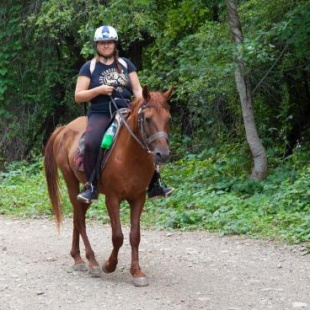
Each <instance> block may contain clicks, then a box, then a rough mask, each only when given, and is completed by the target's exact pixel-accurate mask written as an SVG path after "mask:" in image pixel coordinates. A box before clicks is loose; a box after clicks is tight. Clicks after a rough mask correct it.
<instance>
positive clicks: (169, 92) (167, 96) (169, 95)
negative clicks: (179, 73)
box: [164, 86, 173, 100]
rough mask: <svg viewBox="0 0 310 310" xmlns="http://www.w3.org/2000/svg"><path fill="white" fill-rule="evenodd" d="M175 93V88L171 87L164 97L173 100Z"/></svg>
mask: <svg viewBox="0 0 310 310" xmlns="http://www.w3.org/2000/svg"><path fill="white" fill-rule="evenodd" d="M172 92H173V86H170V88H169V89H168V90H167V91H166V92H165V93H164V97H166V98H167V100H169V99H170V98H171V95H172Z"/></svg>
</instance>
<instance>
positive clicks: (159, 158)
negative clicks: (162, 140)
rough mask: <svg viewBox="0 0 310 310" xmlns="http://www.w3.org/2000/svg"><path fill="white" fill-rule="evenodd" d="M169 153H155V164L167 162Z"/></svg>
mask: <svg viewBox="0 0 310 310" xmlns="http://www.w3.org/2000/svg"><path fill="white" fill-rule="evenodd" d="M169 157H170V156H169V152H165V153H163V152H156V153H155V161H156V163H157V164H165V163H166V162H167V161H168V160H169Z"/></svg>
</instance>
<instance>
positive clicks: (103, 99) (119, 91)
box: [79, 58, 137, 113]
mask: <svg viewBox="0 0 310 310" xmlns="http://www.w3.org/2000/svg"><path fill="white" fill-rule="evenodd" d="M122 59H123V60H124V61H125V62H126V64H127V68H126V67H125V66H124V65H122V63H119V64H120V67H121V68H122V72H121V73H118V72H117V69H116V64H115V62H114V63H113V64H111V65H105V64H103V63H102V62H97V63H96V66H95V69H94V71H93V72H92V73H91V72H90V61H87V62H86V63H85V64H84V65H83V66H82V68H81V69H80V72H79V76H87V77H89V78H90V85H89V89H92V88H94V87H97V86H100V85H102V84H105V85H109V86H114V87H115V90H114V91H113V94H112V96H113V98H122V99H129V100H130V99H131V96H132V88H131V83H130V78H129V73H131V72H134V71H136V70H137V69H136V67H135V65H134V64H133V63H132V62H131V61H130V60H128V59H127V58H122ZM110 101H111V100H110V97H109V96H107V95H99V96H97V97H95V98H93V99H92V100H91V101H90V103H91V105H90V108H89V111H90V112H93V113H109V111H110V106H109V103H110Z"/></svg>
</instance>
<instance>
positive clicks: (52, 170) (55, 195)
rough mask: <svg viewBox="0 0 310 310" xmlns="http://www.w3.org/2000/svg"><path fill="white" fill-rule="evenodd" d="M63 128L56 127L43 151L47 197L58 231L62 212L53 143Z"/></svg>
mask: <svg viewBox="0 0 310 310" xmlns="http://www.w3.org/2000/svg"><path fill="white" fill-rule="evenodd" d="M64 128H65V126H62V127H58V128H56V130H55V131H54V132H53V134H52V135H51V137H50V138H49V140H48V142H47V144H46V146H45V149H44V171H45V178H46V183H47V189H48V195H49V198H50V201H51V204H52V210H53V213H54V215H55V217H56V224H57V228H58V230H59V229H60V224H61V222H62V212H61V204H60V196H61V195H60V190H59V176H58V167H57V163H56V160H55V156H54V142H55V139H56V137H57V136H58V134H59V133H60V132H61V131H62V130H63V129H64Z"/></svg>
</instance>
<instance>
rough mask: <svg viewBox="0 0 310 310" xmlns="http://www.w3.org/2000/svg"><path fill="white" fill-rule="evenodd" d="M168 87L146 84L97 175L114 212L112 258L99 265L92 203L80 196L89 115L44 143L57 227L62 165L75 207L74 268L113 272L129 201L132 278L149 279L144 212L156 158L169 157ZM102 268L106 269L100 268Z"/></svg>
mask: <svg viewBox="0 0 310 310" xmlns="http://www.w3.org/2000/svg"><path fill="white" fill-rule="evenodd" d="M171 94H172V88H170V89H169V90H168V91H166V92H164V93H162V92H150V91H149V90H148V88H147V87H144V88H143V98H138V99H136V100H135V101H134V102H133V103H132V105H131V108H130V114H129V116H128V118H127V121H126V124H125V125H126V126H124V125H123V126H122V128H121V129H120V131H119V134H118V137H117V140H116V142H115V145H114V147H113V149H112V150H111V154H110V156H109V159H108V161H107V163H106V165H105V167H104V168H103V170H102V171H101V174H100V177H99V180H98V190H99V193H101V194H104V195H105V204H106V207H107V210H108V214H109V216H110V222H111V228H112V243H113V249H112V252H111V255H110V257H109V258H108V259H107V260H106V261H105V262H104V264H103V266H102V268H100V266H99V264H98V262H97V260H96V258H95V253H94V251H93V249H92V247H91V245H90V242H89V239H88V236H87V233H86V222H85V215H86V212H87V209H88V208H89V207H90V204H84V203H81V202H79V201H78V200H77V198H76V197H77V195H78V193H79V191H80V183H82V184H84V183H86V177H85V173H84V172H81V171H78V170H77V168H76V165H75V162H74V156H75V153H76V150H77V148H78V143H79V140H80V138H81V136H82V134H83V132H85V129H86V122H87V120H86V118H85V117H79V118H77V119H75V120H73V121H72V122H71V123H69V124H67V125H66V126H62V127H59V128H57V129H56V130H55V131H54V132H53V134H52V135H51V137H50V138H49V140H48V142H47V144H46V147H45V152H44V155H45V158H44V169H45V176H46V181H47V187H48V193H49V197H50V201H51V204H52V209H53V212H54V214H55V217H56V222H57V225H58V228H59V226H60V224H61V221H62V212H61V203H60V190H59V178H58V168H59V169H60V170H61V172H62V175H63V178H64V180H65V183H66V186H67V189H68V193H69V197H70V201H71V204H72V205H73V208H74V215H73V236H72V248H71V252H70V254H71V256H72V257H73V259H74V268H75V270H89V272H90V273H91V275H93V276H101V273H102V270H103V271H104V272H106V273H110V272H113V271H115V269H116V266H117V262H118V252H119V249H120V247H121V246H122V244H123V239H124V236H123V232H122V227H121V221H120V203H121V202H122V201H127V202H128V203H129V205H130V221H131V228H130V236H129V237H130V245H131V267H130V272H131V274H132V276H133V283H134V285H136V286H146V285H148V279H147V277H146V275H145V274H144V273H143V272H142V270H141V268H140V265H139V244H140V217H141V212H142V209H143V206H144V203H145V199H146V188H147V186H148V184H149V183H150V180H151V178H152V175H153V172H154V162H155V163H158V164H164V163H166V162H167V161H168V159H169V146H168V129H169V128H168V126H169V124H168V123H169V120H170V118H171V116H170V112H169V105H168V100H169V99H170V97H171ZM80 236H81V237H82V240H83V242H84V245H85V252H86V258H87V260H88V267H87V266H86V263H85V261H84V260H83V259H82V257H81V255H80V244H79V239H80ZM101 269H102V270H101Z"/></svg>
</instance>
